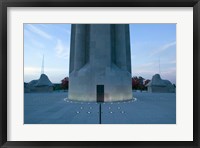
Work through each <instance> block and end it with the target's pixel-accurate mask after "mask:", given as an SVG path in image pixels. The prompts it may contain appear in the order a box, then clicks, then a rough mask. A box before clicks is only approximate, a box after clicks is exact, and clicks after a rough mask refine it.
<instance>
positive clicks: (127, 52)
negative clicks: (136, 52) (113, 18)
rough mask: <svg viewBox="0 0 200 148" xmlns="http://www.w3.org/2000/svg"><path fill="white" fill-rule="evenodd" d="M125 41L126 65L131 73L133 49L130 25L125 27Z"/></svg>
mask: <svg viewBox="0 0 200 148" xmlns="http://www.w3.org/2000/svg"><path fill="white" fill-rule="evenodd" d="M125 34H126V35H125V41H126V65H127V70H128V71H129V72H130V73H131V49H130V30H129V25H128V24H126V25H125Z"/></svg>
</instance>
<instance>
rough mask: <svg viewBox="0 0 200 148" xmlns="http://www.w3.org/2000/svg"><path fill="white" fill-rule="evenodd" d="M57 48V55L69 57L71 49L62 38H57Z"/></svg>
mask: <svg viewBox="0 0 200 148" xmlns="http://www.w3.org/2000/svg"><path fill="white" fill-rule="evenodd" d="M55 50H56V56H57V57H59V58H64V59H68V58H69V49H68V48H67V47H66V46H64V45H63V43H62V41H61V40H60V39H57V43H56V47H55Z"/></svg>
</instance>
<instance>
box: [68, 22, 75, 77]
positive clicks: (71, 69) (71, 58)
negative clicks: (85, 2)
mask: <svg viewBox="0 0 200 148" xmlns="http://www.w3.org/2000/svg"><path fill="white" fill-rule="evenodd" d="M74 45H75V25H74V24H72V25H71V39H70V65H69V67H70V68H69V73H71V72H72V71H73V70H74V53H75V48H74Z"/></svg>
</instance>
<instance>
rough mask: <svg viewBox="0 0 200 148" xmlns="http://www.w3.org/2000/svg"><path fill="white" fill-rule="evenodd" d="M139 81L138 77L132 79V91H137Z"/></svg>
mask: <svg viewBox="0 0 200 148" xmlns="http://www.w3.org/2000/svg"><path fill="white" fill-rule="evenodd" d="M139 83H140V82H139V79H138V77H136V76H135V77H133V78H132V89H138V87H139Z"/></svg>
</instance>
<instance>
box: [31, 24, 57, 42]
mask: <svg viewBox="0 0 200 148" xmlns="http://www.w3.org/2000/svg"><path fill="white" fill-rule="evenodd" d="M28 28H29V30H30V31H31V32H33V33H36V34H38V35H39V36H41V37H44V38H46V39H49V40H51V39H53V36H51V35H50V34H48V33H46V32H44V31H43V30H41V29H39V28H37V27H35V26H34V25H31V24H29V25H28Z"/></svg>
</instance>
